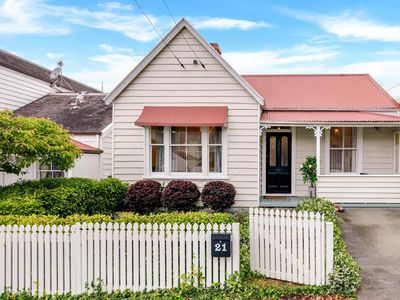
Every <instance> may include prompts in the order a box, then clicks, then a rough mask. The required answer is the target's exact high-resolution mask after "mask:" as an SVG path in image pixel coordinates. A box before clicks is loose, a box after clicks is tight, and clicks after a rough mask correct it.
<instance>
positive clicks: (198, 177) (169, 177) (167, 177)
mask: <svg viewBox="0 0 400 300" xmlns="http://www.w3.org/2000/svg"><path fill="white" fill-rule="evenodd" d="M143 179H159V180H172V179H182V180H229V177H228V176H225V175H220V176H218V175H209V176H204V175H187V174H182V175H148V176H143Z"/></svg>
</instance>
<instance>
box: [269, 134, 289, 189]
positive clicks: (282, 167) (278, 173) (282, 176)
mask: <svg viewBox="0 0 400 300" xmlns="http://www.w3.org/2000/svg"><path fill="white" fill-rule="evenodd" d="M291 149H292V133H290V132H267V159H266V160H267V168H266V170H267V174H266V175H267V176H266V180H267V191H266V192H267V194H274V193H275V194H290V193H291V178H292V176H291V170H292V168H291V163H292V162H291V157H292V155H291V152H292V151H291Z"/></svg>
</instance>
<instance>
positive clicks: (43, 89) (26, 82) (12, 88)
mask: <svg viewBox="0 0 400 300" xmlns="http://www.w3.org/2000/svg"><path fill="white" fill-rule="evenodd" d="M55 91H56V90H55V89H54V88H52V87H50V84H49V83H48V82H45V81H42V80H39V79H36V78H33V77H30V76H28V75H25V74H22V73H19V72H16V71H14V70H10V69H8V68H6V67H3V66H0V110H3V109H10V110H15V109H17V108H20V107H22V106H24V105H26V104H28V103H30V102H32V101H34V100H36V99H38V98H40V97H43V96H44V95H47V94H48V93H51V92H55Z"/></svg>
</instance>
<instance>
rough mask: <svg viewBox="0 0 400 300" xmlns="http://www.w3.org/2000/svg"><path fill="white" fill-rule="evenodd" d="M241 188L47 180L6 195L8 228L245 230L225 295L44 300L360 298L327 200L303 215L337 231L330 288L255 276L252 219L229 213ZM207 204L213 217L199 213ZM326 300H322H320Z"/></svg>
mask: <svg viewBox="0 0 400 300" xmlns="http://www.w3.org/2000/svg"><path fill="white" fill-rule="evenodd" d="M234 196H235V190H234V188H233V186H231V185H230V184H227V183H223V182H210V183H209V184H207V185H206V186H205V188H203V190H202V192H201V193H200V191H199V189H198V187H197V186H196V185H195V184H193V183H191V182H188V181H172V182H171V183H170V184H169V185H167V186H166V187H162V185H161V184H159V183H158V182H154V181H150V180H143V181H139V182H137V183H136V184H134V185H131V186H130V187H128V185H127V184H125V183H122V182H121V181H119V180H117V179H103V180H101V181H94V180H90V179H78V178H70V179H43V180H40V181H27V182H21V183H16V184H14V185H11V186H8V187H3V188H0V225H8V224H13V225H14V224H17V225H27V224H37V225H39V224H50V225H64V224H65V225H67V224H68V225H72V224H75V223H77V222H80V223H83V222H87V223H88V222H106V223H108V222H119V223H129V222H137V223H178V224H182V223H213V224H221V223H233V222H239V223H240V235H241V240H240V255H241V266H240V274H237V275H235V276H232V277H231V278H230V279H229V280H228V281H227V283H226V284H225V287H224V288H223V289H221V288H220V287H219V285H218V286H217V285H215V286H212V287H209V288H202V287H193V286H192V285H190V284H189V282H190V280H189V281H188V282H187V283H183V284H181V286H180V287H179V288H174V289H169V290H155V291H144V292H133V291H129V290H126V291H116V292H113V293H107V292H104V291H103V290H102V287H101V283H94V284H93V286H92V287H88V292H86V293H83V294H81V295H78V296H72V295H57V296H44V297H43V299H347V298H353V297H355V295H356V291H357V289H358V286H359V284H360V277H359V271H360V269H359V266H358V265H357V264H356V262H355V261H354V259H353V258H352V257H351V256H350V254H349V253H348V251H347V249H346V245H345V243H344V241H343V239H342V238H341V231H340V227H339V225H340V223H341V220H340V218H339V217H338V216H337V215H336V213H335V208H334V207H333V205H332V204H331V203H330V202H329V201H326V200H322V199H316V198H313V199H308V200H305V201H303V202H302V203H301V204H300V205H299V206H298V207H297V210H305V211H313V212H319V213H321V214H324V215H325V220H326V221H331V222H333V224H334V270H333V273H332V274H331V275H330V285H329V286H322V287H315V286H303V285H297V284H290V283H285V282H280V281H276V280H271V279H269V278H266V277H264V276H261V275H260V274H256V273H254V272H252V271H251V269H250V258H249V228H248V227H249V224H248V214H247V212H246V211H242V212H237V213H224V212H222V210H223V209H226V208H229V207H231V206H232V205H233V203H234ZM199 199H201V200H202V201H203V202H204V203H205V206H206V207H207V209H203V208H201V207H197V206H196V203H198V200H199ZM317 297H320V298H317ZM39 298H40V297H39V296H37V295H34V296H31V295H29V294H28V293H25V292H22V291H21V292H20V293H18V294H11V293H9V292H6V293H4V294H2V295H0V299H27V300H28V299H39Z"/></svg>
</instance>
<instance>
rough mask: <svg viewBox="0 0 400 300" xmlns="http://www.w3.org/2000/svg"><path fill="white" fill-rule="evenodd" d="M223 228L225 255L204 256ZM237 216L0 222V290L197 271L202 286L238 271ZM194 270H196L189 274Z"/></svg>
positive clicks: (171, 281) (153, 282)
mask: <svg viewBox="0 0 400 300" xmlns="http://www.w3.org/2000/svg"><path fill="white" fill-rule="evenodd" d="M224 232H225V233H231V236H232V247H231V248H232V256H231V257H228V258H215V257H214V258H213V257H211V233H224ZM239 265H240V259H239V224H237V223H234V224H227V225H225V224H221V225H217V224H214V225H213V226H212V225H211V224H207V225H204V224H200V225H198V224H194V225H191V224H186V225H185V224H181V225H180V226H178V225H177V224H173V225H171V224H137V223H134V224H130V223H129V224H123V223H121V224H118V223H109V224H105V223H102V224H99V223H95V224H92V223H89V224H86V223H83V224H79V223H77V224H75V225H73V226H71V227H69V226H51V227H50V226H48V225H47V226H42V225H40V226H36V225H34V226H29V225H28V226H4V225H2V226H0V293H1V292H3V291H4V290H5V289H6V288H7V289H11V291H13V292H16V291H18V290H29V291H31V292H32V293H36V292H37V293H39V295H41V294H43V293H45V294H63V293H67V292H72V293H73V294H78V293H81V292H83V291H84V290H85V288H86V284H91V283H93V282H95V283H96V282H98V280H99V279H100V280H101V281H102V284H103V288H104V289H106V290H107V291H112V290H124V289H131V290H134V291H140V290H144V289H147V290H151V289H157V288H171V287H177V286H179V284H180V282H182V280H185V279H184V277H185V276H184V274H189V276H190V274H200V273H201V274H202V276H203V277H204V280H203V281H202V280H200V281H199V280H198V279H195V280H194V284H195V285H206V286H210V285H211V284H212V283H215V282H219V283H220V284H221V285H223V284H224V282H225V280H226V279H227V278H228V276H230V275H231V274H233V273H234V272H236V271H239ZM195 277H196V276H195Z"/></svg>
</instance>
